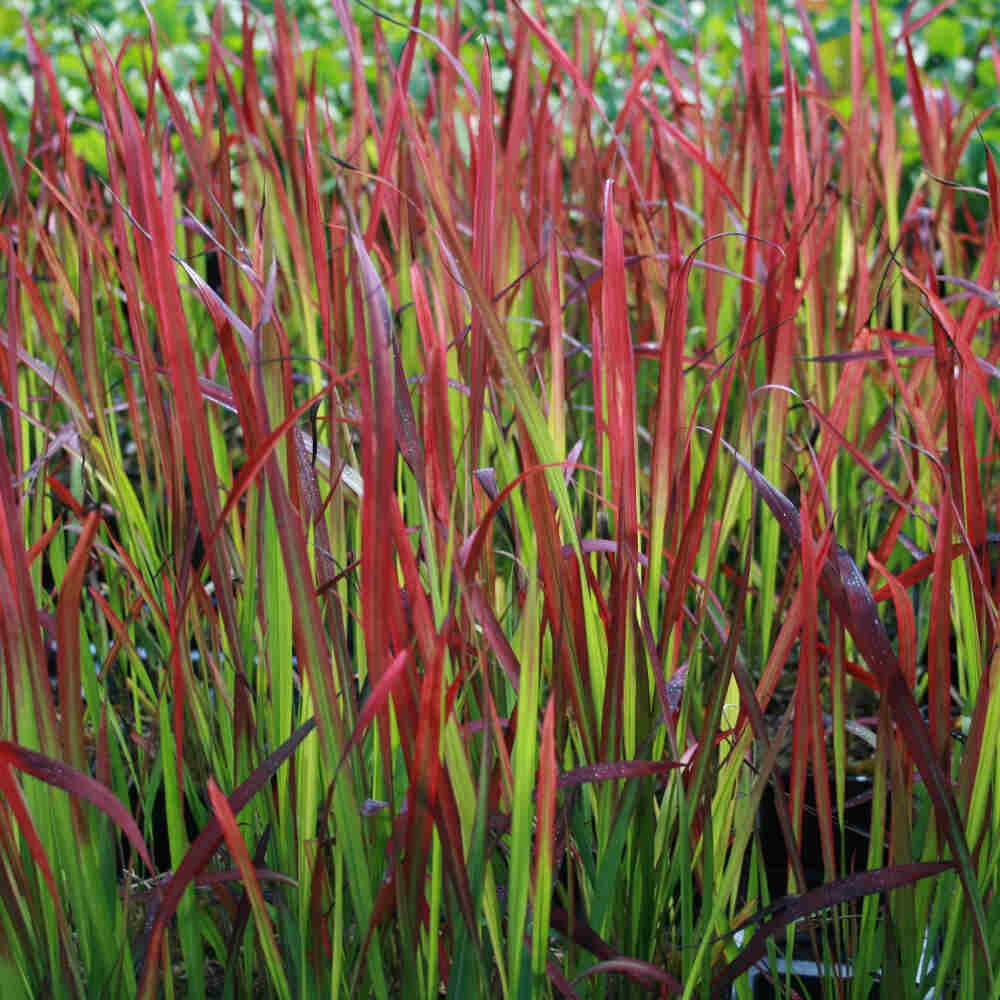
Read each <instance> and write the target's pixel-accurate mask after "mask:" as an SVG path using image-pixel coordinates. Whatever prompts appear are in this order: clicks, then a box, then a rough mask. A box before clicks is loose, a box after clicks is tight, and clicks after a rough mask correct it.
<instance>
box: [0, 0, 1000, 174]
mask: <svg viewBox="0 0 1000 1000" xmlns="http://www.w3.org/2000/svg"><path fill="white" fill-rule="evenodd" d="M221 4H222V6H223V8H224V9H225V12H226V31H225V36H224V42H225V44H226V45H227V46H230V47H233V48H237V47H238V46H239V45H240V23H241V17H242V14H241V4H240V3H239V0H221ZM374 6H375V7H377V8H378V9H379V10H380V11H381V12H383V13H384V14H386V15H388V16H389V17H392V18H395V19H397V20H400V21H406V20H407V19H408V18H409V14H410V10H411V9H412V0H379V2H378V3H376V4H375V5H374ZM494 6H496V5H494V4H492V3H491V2H490V0H464V2H463V3H462V4H461V11H462V13H461V16H462V22H463V26H464V27H465V29H466V31H467V32H469V33H470V34H471V35H473V36H474V35H476V34H478V35H480V36H482V37H483V38H484V39H485V40H487V41H491V42H494V43H496V42H499V41H500V39H499V38H498V37H497V34H498V32H499V31H500V28H499V27H498V25H499V24H500V23H501V21H505V20H506V19H505V18H501V17H498V16H497V15H496V13H495V11H494V10H493V9H491V8H492V7H494ZM499 6H500V7H501V8H502V6H503V5H502V4H500V5H499ZM528 6H529V7H530V9H531V10H532V11H537V9H538V7H539V6H540V7H541V8H542V10H543V11H544V14H545V17H546V20H547V22H548V23H549V25H550V26H551V27H552V28H553V29H554V31H555V33H556V35H557V37H560V38H563V39H565V40H566V42H567V43H568V41H569V39H570V38H571V37H572V31H573V23H574V20H575V19H576V18H577V17H583V18H586V19H587V22H588V26H589V28H590V30H591V31H592V32H594V33H595V36H596V37H597V38H599V45H600V52H601V55H602V59H601V64H600V66H599V67H598V69H597V72H596V76H595V90H596V92H597V94H598V95H599V96H600V98H601V99H602V100H603V101H604V102H605V105H606V107H605V110H606V111H607V112H608V113H609V115H613V114H614V112H615V110H616V107H617V105H618V104H619V102H620V100H621V98H622V95H623V94H624V91H625V87H626V86H627V83H628V81H627V79H626V78H625V77H624V76H623V75H622V74H620V73H618V72H617V71H616V67H618V66H620V65H621V60H620V58H617V57H618V56H620V54H621V53H622V52H623V51H624V49H625V47H626V46H627V43H628V24H627V22H626V21H624V20H623V19H622V17H621V15H620V14H619V13H618V11H617V10H610V9H609V10H600V9H599V8H595V7H594V6H593V5H591V4H583V3H578V2H573V0H555V2H553V0H548V2H544V3H541V4H537V3H529V4H528ZM686 6H687V10H686V12H685V11H684V10H683V8H681V7H680V6H677V7H675V6H674V5H664V6H662V7H661V8H660V10H659V20H658V21H657V23H656V25H655V27H656V30H657V31H659V32H661V33H662V34H663V35H664V36H665V37H666V38H667V39H668V40H669V41H670V43H671V44H672V46H673V47H674V49H675V50H677V51H680V52H686V53H688V55H689V57H690V58H691V59H692V60H693V57H694V52H695V51H696V50H697V51H700V52H701V53H703V54H704V55H705V56H706V57H707V58H705V59H704V61H703V62H702V64H701V72H702V82H703V84H706V85H707V86H708V88H709V89H726V88H727V87H729V86H732V85H733V81H734V80H735V79H736V78H737V75H738V72H737V71H738V66H739V59H740V30H739V20H740V18H741V17H743V16H748V11H747V6H748V5H747V4H745V3H744V4H739V3H729V4H724V3H718V2H715V0H713V2H711V3H708V2H706V0H692V2H691V3H689V4H687V5H686ZM807 6H812V7H813V8H815V9H813V10H812V11H811V14H810V16H811V18H812V23H813V27H814V29H815V32H816V37H817V41H818V43H819V49H820V57H821V59H822V63H823V71H824V73H825V74H826V75H827V77H828V78H829V79H830V82H831V83H832V85H833V90H834V91H838V90H839V91H842V90H843V88H842V86H841V85H842V84H843V81H844V79H845V78H846V74H847V72H848V68H849V67H848V51H849V33H850V3H849V2H847V0H836V2H832V3H813V4H811V5H807ZM906 6H907V4H905V3H902V2H899V3H896V4H893V5H890V4H885V3H880V4H879V5H878V8H879V18H880V20H881V23H882V29H883V31H884V32H885V36H886V38H887V39H890V40H892V39H896V38H898V37H899V35H900V32H901V30H902V25H903V20H902V19H903V14H904V11H905V9H906ZM253 7H254V9H255V10H256V11H258V12H259V14H260V17H261V30H259V31H258V34H257V37H256V45H257V47H258V48H259V50H260V51H261V52H262V53H263V52H264V51H266V49H267V46H268V28H269V26H270V25H271V24H272V23H273V10H274V5H273V2H271V0H264V2H258V3H256V4H254V5H253ZM930 7H931V4H930V3H929V2H923V3H920V4H918V5H917V6H916V8H915V9H914V11H913V17H914V18H916V17H919V16H921V15H922V14H923V13H925V12H926V11H927V10H929V9H930ZM286 8H287V10H288V11H289V13H290V15H291V16H292V17H293V18H294V20H295V22H296V24H297V26H298V31H299V33H300V36H301V39H302V44H303V49H304V50H305V51H306V53H307V54H308V56H310V57H311V58H314V59H315V60H316V69H317V75H318V78H319V79H320V80H321V81H323V87H324V89H325V93H326V97H327V98H328V100H329V101H330V102H331V106H332V108H333V110H334V112H335V113H340V114H345V113H347V112H348V110H349V109H348V102H349V97H350V82H349V81H350V76H349V73H350V67H349V56H348V52H347V48H346V46H345V45H343V44H342V36H341V32H340V28H339V25H338V23H337V18H336V14H335V12H334V9H333V5H332V4H331V3H323V2H317V0H288V3H287V4H286ZM148 9H149V12H150V14H151V15H152V17H153V20H154V21H155V22H156V25H157V31H158V33H159V41H160V45H161V59H162V61H163V64H164V65H165V66H166V67H167V69H168V70H169V72H170V73H171V79H172V82H173V84H174V87H175V88H176V89H177V90H178V91H183V90H184V88H185V87H186V86H187V85H188V84H189V83H190V82H191V81H192V80H196V79H198V78H199V76H200V74H202V73H203V72H204V68H205V65H206V60H207V53H208V46H207V44H206V39H207V36H208V32H209V26H210V19H211V16H212V12H213V11H214V10H215V6H214V5H212V4H208V3H201V2H189V3H180V4H175V3H171V2H168V0H150V2H149V3H148ZM770 10H771V26H772V32H773V35H774V38H773V48H772V52H773V53H774V54H775V58H774V59H773V60H772V66H773V70H774V73H775V77H774V82H775V84H779V83H780V72H781V66H780V59H779V58H777V54H778V53H779V52H780V46H781V41H782V33H786V34H787V38H788V44H789V49H790V52H791V55H792V58H793V60H794V61H795V62H796V64H797V68H798V69H799V72H800V77H801V79H803V80H804V79H806V78H807V76H806V68H807V59H808V48H807V43H806V40H805V38H804V36H803V32H802V27H801V21H800V18H799V13H798V9H797V5H796V3H795V2H785V3H777V4H770ZM993 12H994V6H993V4H992V3H990V2H988V0H975V2H970V0H964V2H962V3H961V4H955V5H953V6H952V8H951V9H949V10H946V11H943V12H942V13H940V14H938V15H937V16H936V17H935V18H934V19H933V20H932V21H931V22H930V23H928V24H927V25H925V26H924V27H922V28H921V29H920V30H919V31H918V32H917V33H915V35H914V36H913V39H912V44H913V47H914V56H915V58H916V61H917V64H918V66H919V67H920V68H921V69H923V70H925V71H927V72H928V73H929V74H930V75H931V76H932V77H934V78H937V79H938V80H940V83H941V85H942V86H946V87H947V88H948V90H949V92H950V93H951V95H952V96H953V97H954V98H955V99H957V100H958V101H959V102H965V101H968V102H969V103H970V105H971V106H972V107H973V108H975V109H976V110H981V109H983V108H985V107H987V106H988V105H990V104H991V103H992V102H993V98H994V89H995V88H994V83H993V79H994V78H993V67H992V65H991V59H990V58H989V57H990V45H991V42H990V37H991V36H990V31H991V29H992V23H993V22H992V15H993ZM352 13H353V16H354V17H355V19H356V20H357V21H358V23H359V24H361V25H362V28H363V30H365V29H366V30H365V36H366V38H370V37H373V36H374V31H375V26H374V25H375V20H376V18H375V14H374V13H373V8H369V7H368V6H367V4H363V3H360V2H359V0H353V3H352ZM869 17H870V13H869V8H868V5H867V4H863V5H862V18H863V19H864V20H865V21H867V19H868V18H869ZM25 21H27V22H28V23H29V24H30V25H31V26H32V29H33V31H34V32H35V34H36V37H37V39H38V42H39V44H40V45H44V46H45V47H46V49H47V50H48V51H49V53H50V54H51V55H52V56H53V57H54V62H55V65H56V69H57V72H58V74H59V76H60V79H59V83H60V87H61V90H62V93H63V95H64V98H65V100H66V102H67V104H68V105H69V107H70V108H71V109H73V110H74V111H76V112H77V113H78V115H79V116H81V117H82V118H83V119H86V118H87V116H88V114H93V113H94V111H95V107H94V103H93V97H92V96H91V94H90V93H89V84H88V80H87V74H86V69H85V66H84V63H83V60H82V59H81V55H80V43H81V42H83V43H86V40H87V39H88V38H89V37H94V36H99V37H100V38H102V39H103V40H104V42H105V43H106V44H107V46H108V48H109V49H110V50H111V51H112V52H117V51H118V49H119V47H120V46H121V45H122V44H123V43H124V42H125V41H126V40H128V39H129V38H131V45H130V48H129V50H128V52H127V53H126V55H125V57H124V60H123V66H124V68H125V71H126V77H127V78H128V77H129V76H130V75H131V76H132V78H133V79H135V81H136V84H137V86H138V72H137V71H138V68H139V67H140V66H141V64H142V60H143V58H144V56H145V54H146V52H147V49H148V34H149V26H148V22H147V19H146V15H145V14H144V12H143V10H142V7H141V6H140V5H139V4H137V3H135V2H134V0H68V2H67V0H32V2H30V3H24V4H20V5H10V6H0V110H2V112H3V114H4V115H5V117H6V119H7V125H8V128H9V129H10V131H11V133H12V136H13V137H14V139H15V140H24V139H25V138H26V136H27V128H28V113H29V108H30V104H31V96H32V90H33V79H32V74H31V67H30V64H29V57H28V45H27V38H26V33H25V29H24V22H25ZM423 27H424V29H425V30H428V31H431V32H433V31H434V24H433V23H432V18H431V15H430V13H429V8H428V10H427V11H425V16H424V18H423ZM382 30H383V33H384V35H385V37H386V40H387V42H388V43H389V45H390V47H391V48H398V47H401V46H402V44H403V41H404V36H403V29H402V28H400V27H396V26H394V25H393V24H391V23H389V22H385V21H383V28H382ZM867 44H869V41H868V39H866V45H867ZM84 50H85V48H84ZM901 50H902V46H901V45H900V46H899V49H898V51H901ZM367 52H368V54H369V55H371V54H372V49H371V47H369V48H368V49H367ZM130 71H131V73H130ZM893 71H894V81H893V82H894V86H895V87H896V89H897V93H898V95H899V96H900V99H901V101H902V100H905V97H904V92H905V87H904V79H903V62H902V60H897V61H895V63H894V66H893ZM266 83H267V81H266V80H265V85H266ZM497 83H498V86H500V87H501V88H502V87H503V85H504V83H505V80H504V77H503V75H502V74H498V79H497ZM415 87H416V88H417V89H416V93H415V96H417V97H419V96H420V93H419V89H420V74H419V73H418V75H417V78H416V80H415ZM134 96H136V97H137V98H141V97H142V95H141V94H138V93H137V94H136V95H134ZM838 110H846V109H838ZM987 125H988V127H987V128H985V129H984V135H985V136H986V138H987V139H988V140H990V141H994V142H996V141H998V140H1000V126H998V125H997V124H996V123H995V122H994V121H992V120H991V121H989V122H988V123H987ZM85 128H86V125H85V122H80V123H78V126H77V129H76V131H77V134H81V133H82V132H83V131H84V130H85ZM911 138H913V140H914V141H913V143H912V146H911V148H913V149H914V150H915V149H916V141H915V136H912V137H911ZM901 139H902V140H903V142H902V145H903V146H904V147H906V146H908V145H909V144H908V143H907V142H906V141H905V140H906V137H905V136H901ZM17 144H18V145H20V144H21V143H17ZM973 155H974V157H975V159H976V162H974V163H972V164H971V165H970V166H971V167H972V169H973V173H972V175H971V176H969V177H967V178H966V180H967V181H969V182H972V183H981V182H983V180H984V176H980V175H981V174H983V171H984V169H985V165H984V164H985V160H984V156H983V153H982V151H981V149H980V150H979V152H978V153H974V154H973Z"/></svg>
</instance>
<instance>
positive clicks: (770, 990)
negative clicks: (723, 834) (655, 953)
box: [733, 775, 881, 1000]
mask: <svg viewBox="0 0 1000 1000" xmlns="http://www.w3.org/2000/svg"><path fill="white" fill-rule="evenodd" d="M781 784H782V786H783V787H786V788H787V784H788V776H787V775H782V776H781ZM871 790H872V782H871V779H869V778H865V777H849V778H848V779H847V786H846V795H845V799H846V803H847V807H846V809H845V811H844V816H843V817H838V816H836V815H835V816H834V824H835V825H834V836H835V837H836V840H837V844H838V854H839V856H838V863H839V864H841V865H842V866H843V867H842V870H841V871H839V872H838V875H847V874H850V873H851V872H855V871H863V870H864V869H865V868H866V867H867V861H868V831H869V828H870V824H871V815H872V802H871ZM774 794H775V793H774V787H773V785H768V787H767V789H766V791H765V792H764V796H763V798H762V800H761V805H760V810H759V812H758V834H759V839H760V847H761V854H762V856H763V861H764V869H765V872H766V876H767V885H768V891H769V893H770V897H771V899H772V901H773V900H777V899H780V898H781V897H782V896H784V895H786V893H787V891H788V882H787V878H788V852H787V849H786V846H785V839H784V837H783V836H782V833H781V825H780V823H779V821H778V812H777V810H776V808H775V803H774ZM830 794H831V796H833V795H834V794H835V792H834V789H833V788H832V787H831V789H830ZM805 804H806V807H805V811H804V813H803V817H802V842H801V858H802V866H803V868H804V869H805V876H806V888H807V889H816V888H818V887H819V886H821V885H823V884H824V881H825V879H824V872H823V854H822V846H821V841H820V829H819V820H818V816H817V812H816V788H815V784H814V781H813V778H812V777H811V776H810V777H809V778H808V780H807V782H806V794H805ZM841 844H843V849H842V851H841V850H840V845H841ZM783 945H784V942H783V939H782V940H781V941H780V942H779V951H780V952H783ZM821 962H822V956H817V955H814V954H813V953H812V946H811V943H810V938H809V935H808V934H806V933H805V932H801V933H797V934H796V936H795V952H794V955H793V956H792V960H791V962H790V963H789V962H788V961H787V959H786V957H785V956H784V954H782V955H781V957H779V959H778V961H777V963H776V965H775V967H774V968H771V967H770V966H769V963H768V961H767V959H764V960H762V961H761V962H759V963H758V964H757V966H756V967H755V968H753V969H751V970H750V972H749V973H748V974H747V978H748V982H749V985H750V987H751V996H752V997H753V1000H774V998H779V997H784V996H786V992H785V988H784V986H785V983H786V981H788V974H789V973H790V974H791V975H790V981H791V984H792V987H793V988H794V990H795V991H796V993H797V994H798V995H799V996H801V997H803V1000H806V998H816V1000H820V998H822V997H824V996H826V992H825V983H826V982H827V981H828V973H829V972H832V973H834V975H836V976H837V978H840V979H850V978H851V976H852V969H851V966H850V965H849V964H848V963H838V964H837V965H836V966H835V967H834V968H831V969H824V967H823V965H822V964H821ZM867 995H868V997H869V998H871V1000H875V998H878V997H880V995H881V994H880V987H879V983H878V982H873V983H871V984H870V987H869V990H868V993H867ZM733 996H734V997H735V996H736V993H735V991H734V993H733Z"/></svg>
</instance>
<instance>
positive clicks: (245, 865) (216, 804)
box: [208, 778, 292, 1000]
mask: <svg viewBox="0 0 1000 1000" xmlns="http://www.w3.org/2000/svg"><path fill="white" fill-rule="evenodd" d="M208 798H209V801H210V802H211V804H212V809H213V810H214V812H215V818H216V821H217V822H218V824H219V828H220V829H221V831H222V835H223V836H224V837H225V840H226V844H227V846H228V847H229V851H230V853H231V854H232V856H233V860H234V861H235V862H236V867H237V868H238V869H239V872H240V875H241V876H242V878H243V885H244V887H245V888H246V891H247V895H248V896H249V898H250V906H251V908H252V909H253V915H254V921H255V922H256V924H257V933H258V935H259V937H260V941H261V945H262V947H263V950H264V959H265V964H266V965H267V971H268V973H269V975H270V977H271V985H272V986H273V987H274V989H275V990H276V992H277V994H278V996H279V997H281V998H282V1000H291V996H292V992H291V989H290V988H289V986H288V979H287V977H286V976H285V970H284V968H283V967H282V964H281V956H280V955H279V954H278V944H277V941H275V938H274V926H273V925H272V923H271V918H270V916H269V915H268V912H267V907H266V905H265V903H264V896H263V894H262V893H261V891H260V882H258V880H257V873H256V871H255V870H254V866H253V863H252V862H251V860H250V852H249V851H248V850H247V845H246V842H245V841H244V839H243V834H241V833H240V828H239V827H238V826H237V825H236V816H235V814H234V812H233V810H232V807H231V806H230V804H229V801H228V800H227V799H226V796H225V795H223V794H222V791H221V790H220V789H219V786H218V785H217V784H216V783H215V779H214V778H209V779H208Z"/></svg>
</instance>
